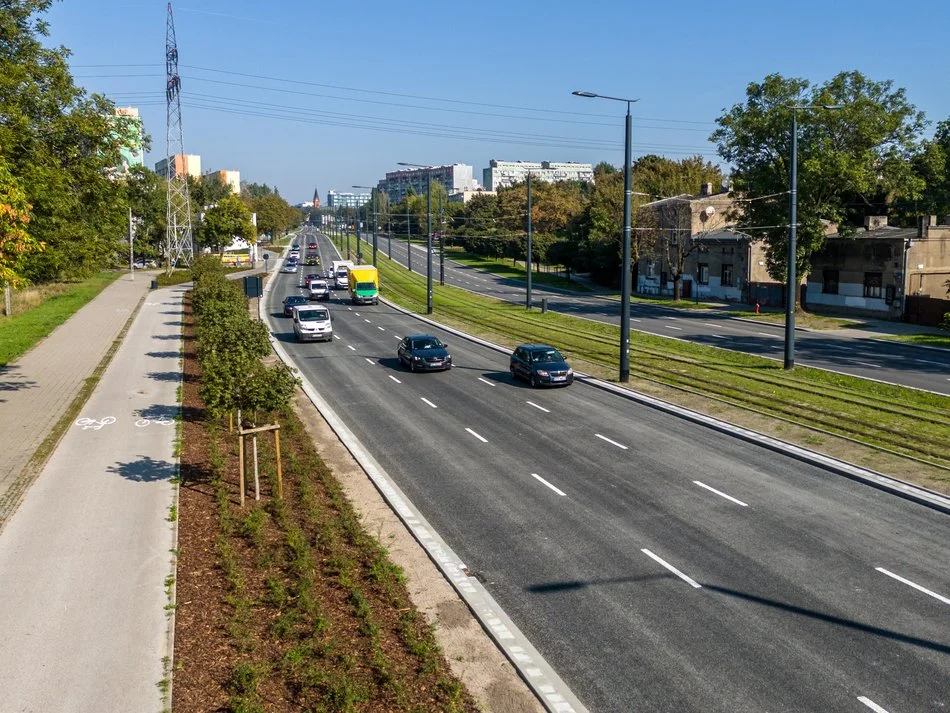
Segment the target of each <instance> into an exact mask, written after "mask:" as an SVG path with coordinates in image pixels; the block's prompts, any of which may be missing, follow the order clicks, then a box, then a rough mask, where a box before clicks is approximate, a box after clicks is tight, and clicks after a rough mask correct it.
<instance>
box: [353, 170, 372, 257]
mask: <svg viewBox="0 0 950 713" xmlns="http://www.w3.org/2000/svg"><path fill="white" fill-rule="evenodd" d="M353 188H366V189H369V191H370V195H371V196H373V265H374V266H375V265H376V223H377V216H376V191H377V189H375V188H373V187H372V186H353ZM357 202H359V201H357ZM366 219H367V220H369V216H368V215H367V217H366ZM359 240H360V238H359V233H357V234H356V245H357V247H356V252H357V254H359V253H360V248H359Z"/></svg>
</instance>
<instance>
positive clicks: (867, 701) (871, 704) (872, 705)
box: [858, 696, 887, 713]
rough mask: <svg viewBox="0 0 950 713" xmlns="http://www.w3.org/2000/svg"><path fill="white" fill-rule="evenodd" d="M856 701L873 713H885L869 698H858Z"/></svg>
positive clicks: (885, 712)
mask: <svg viewBox="0 0 950 713" xmlns="http://www.w3.org/2000/svg"><path fill="white" fill-rule="evenodd" d="M858 700H859V701H861V702H862V703H863V704H864V705H866V706H867V707H868V708H870V709H871V710H872V711H874V713H887V711H886V710H885V709H884V708H881V707H880V706H879V705H878V704H877V703H875V702H874V701H872V700H871V699H870V698H866V697H865V696H858Z"/></svg>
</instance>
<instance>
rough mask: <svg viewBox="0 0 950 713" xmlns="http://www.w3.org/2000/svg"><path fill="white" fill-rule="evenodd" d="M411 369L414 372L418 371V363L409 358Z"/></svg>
mask: <svg viewBox="0 0 950 713" xmlns="http://www.w3.org/2000/svg"><path fill="white" fill-rule="evenodd" d="M409 371H411V372H413V373H415V371H416V363H415V362H414V361H412V360H411V359H410V360H409Z"/></svg>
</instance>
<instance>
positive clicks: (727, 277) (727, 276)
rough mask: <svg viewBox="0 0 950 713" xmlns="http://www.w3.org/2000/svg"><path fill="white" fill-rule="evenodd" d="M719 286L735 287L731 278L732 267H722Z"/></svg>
mask: <svg viewBox="0 0 950 713" xmlns="http://www.w3.org/2000/svg"><path fill="white" fill-rule="evenodd" d="M721 284H722V286H723V287H733V286H734V285H735V280H734V279H733V277H732V265H723V266H722V280H721Z"/></svg>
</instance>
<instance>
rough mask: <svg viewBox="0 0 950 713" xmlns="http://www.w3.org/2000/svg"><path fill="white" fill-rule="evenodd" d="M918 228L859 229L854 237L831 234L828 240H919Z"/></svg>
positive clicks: (827, 236)
mask: <svg viewBox="0 0 950 713" xmlns="http://www.w3.org/2000/svg"><path fill="white" fill-rule="evenodd" d="M917 234H918V230H917V228H899V227H897V226H896V225H885V226H883V227H880V228H875V229H874V230H865V229H863V228H858V229H857V232H855V234H854V235H840V234H839V233H831V234H830V235H826V236H825V239H826V240H868V239H873V240H907V239H908V238H910V239H915V238H917Z"/></svg>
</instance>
